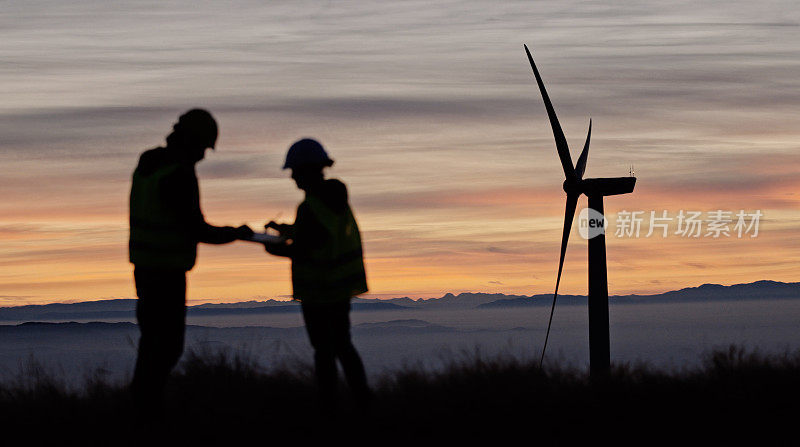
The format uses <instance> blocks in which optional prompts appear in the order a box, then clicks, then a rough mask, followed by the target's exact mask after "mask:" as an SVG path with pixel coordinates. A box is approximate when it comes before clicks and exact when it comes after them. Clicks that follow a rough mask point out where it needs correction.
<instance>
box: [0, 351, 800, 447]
mask: <svg viewBox="0 0 800 447" xmlns="http://www.w3.org/2000/svg"><path fill="white" fill-rule="evenodd" d="M373 388H374V390H375V397H376V399H375V403H374V407H373V408H372V409H371V411H369V412H368V413H367V414H357V413H356V412H354V411H353V410H352V408H351V406H350V403H349V402H348V401H347V400H346V399H345V400H344V401H343V402H342V409H341V411H340V413H339V414H338V415H321V414H320V413H319V411H318V410H317V408H316V406H315V390H314V384H313V370H312V368H311V366H310V365H308V364H302V363H297V364H292V365H283V366H281V367H278V368H271V369H270V370H269V371H268V372H267V371H265V370H263V369H262V368H261V367H260V366H259V365H258V364H256V363H255V362H253V361H252V359H251V357H250V356H249V355H247V353H246V352H231V351H209V350H206V351H199V352H198V351H190V352H188V353H187V354H186V355H185V356H184V360H183V362H182V364H181V365H180V367H179V368H178V370H177V371H176V372H175V373H174V374H173V377H172V379H171V382H170V385H169V394H168V399H167V415H168V417H167V419H166V421H165V422H164V424H163V425H162V426H160V427H159V431H158V432H156V431H151V432H147V433H142V432H140V431H137V430H134V429H133V424H132V413H131V408H130V401H129V397H128V394H127V391H126V389H125V387H124V386H123V385H120V384H113V383H108V382H107V381H106V379H105V378H104V374H103V373H102V371H99V372H97V373H95V374H91V375H89V376H88V377H87V378H86V381H85V386H84V387H83V388H81V389H70V388H69V387H67V386H66V385H65V384H64V383H62V382H60V381H59V380H58V378H57V375H56V374H53V373H49V372H47V371H45V370H44V369H43V368H42V367H41V366H40V365H37V364H36V363H35V362H33V361H31V362H29V364H28V366H27V367H26V369H25V370H24V371H22V372H21V374H20V375H19V376H18V377H17V378H16V379H15V380H11V381H8V382H7V383H3V384H0V421H2V423H3V425H4V427H3V429H2V435H3V439H5V440H9V439H14V438H18V439H19V438H24V441H25V442H26V443H27V444H33V445H40V444H41V445H43V444H48V445H49V444H53V443H54V442H55V443H58V444H59V445H70V444H74V443H78V442H80V443H81V444H82V445H120V444H121V445H126V444H131V445H139V444H142V443H145V442H148V440H147V439H146V438H147V437H149V436H159V437H167V438H169V439H172V440H173V441H174V442H175V443H176V444H178V443H180V445H184V444H185V445H189V444H203V445H237V444H241V445H251V444H254V443H258V444H272V443H285V442H291V443H293V444H294V443H302V444H307V443H311V442H315V443H319V442H326V443H332V441H333V440H334V439H337V438H341V439H344V440H349V441H351V442H352V443H359V444H360V443H367V442H369V443H370V444H375V443H381V444H384V443H391V444H395V443H407V442H411V443H413V444H415V445H416V444H444V445H451V444H452V443H454V442H460V441H470V445H473V444H474V443H476V442H477V443H488V444H490V445H499V444H500V443H504V442H505V441H504V440H514V443H515V444H517V443H521V442H522V443H525V444H537V443H546V444H548V445H550V444H560V445H571V444H585V443H587V442H592V441H593V440H605V441H610V442H611V443H612V444H626V445H634V444H635V445H668V444H669V445H686V444H689V445H697V444H699V443H706V444H709V445H721V444H745V443H750V442H751V440H757V441H758V442H757V443H758V445H764V444H769V445H774V444H784V443H785V444H793V443H794V442H793V441H794V438H795V437H796V430H795V429H794V424H795V423H796V421H797V419H798V416H800V414H798V413H799V412H798V403H799V402H800V353H785V354H781V355H766V354H761V353H759V352H757V351H745V350H744V349H742V348H739V347H736V346H732V347H730V348H729V349H726V350H720V351H715V352H712V353H710V354H708V355H707V356H705V358H704V359H703V362H702V365H701V366H700V367H697V368H693V369H683V370H680V371H660V370H655V369H653V368H650V367H648V366H647V365H645V364H635V365H614V366H613V368H612V372H611V374H610V375H609V376H608V377H605V378H602V379H596V378H595V379H594V380H593V379H591V378H590V377H588V376H587V375H586V373H585V372H583V371H579V370H575V369H570V368H562V367H559V366H558V365H550V366H546V367H545V368H544V369H542V368H539V367H538V365H537V364H536V363H535V362H525V361H520V360H517V359H515V358H513V357H496V358H490V359H487V358H483V357H481V356H480V355H478V354H474V355H469V356H464V357H463V358H461V359H458V360H453V361H451V363H450V364H449V365H448V366H447V367H446V368H445V369H444V370H442V371H439V372H428V371H423V370H421V369H417V368H413V367H408V368H406V369H403V370H400V371H395V372H393V373H390V374H386V375H384V376H382V377H381V378H380V379H379V380H378V381H376V382H375V383H373ZM344 395H346V394H344ZM6 445H16V444H6Z"/></svg>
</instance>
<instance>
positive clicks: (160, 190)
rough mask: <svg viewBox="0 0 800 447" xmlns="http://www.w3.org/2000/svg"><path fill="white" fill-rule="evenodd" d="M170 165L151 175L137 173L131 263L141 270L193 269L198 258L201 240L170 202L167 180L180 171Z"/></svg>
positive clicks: (134, 174) (131, 218) (134, 185)
mask: <svg viewBox="0 0 800 447" xmlns="http://www.w3.org/2000/svg"><path fill="white" fill-rule="evenodd" d="M181 168H183V169H185V167H183V166H181V165H180V164H178V163H168V164H165V165H163V166H161V167H159V168H157V169H156V170H155V171H153V172H151V173H150V174H149V175H142V174H141V173H140V172H139V170H138V169H137V170H136V171H134V173H133V183H132V185H131V198H130V228H131V232H130V242H129V253H130V261H131V262H132V263H133V264H135V265H137V266H140V267H155V268H170V269H173V268H174V269H183V270H187V271H188V270H191V268H192V267H193V266H194V263H195V259H196V258H197V241H195V240H193V238H192V237H191V235H190V233H189V229H188V228H184V227H182V226H181V222H185V220H186V217H185V216H183V221H182V220H181V216H180V214H179V211H178V210H177V209H175V206H174V204H170V203H167V200H166V198H167V196H166V193H167V191H166V190H165V189H164V186H163V183H164V180H165V179H167V178H169V177H170V176H172V175H174V174H175V173H176V172H177V171H178V170H179V169H181Z"/></svg>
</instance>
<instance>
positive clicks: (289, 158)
mask: <svg viewBox="0 0 800 447" xmlns="http://www.w3.org/2000/svg"><path fill="white" fill-rule="evenodd" d="M329 166H333V160H332V159H331V158H330V157H329V156H328V153H327V152H325V149H324V148H323V147H322V145H321V144H319V142H317V141H316V140H312V139H311V138H304V139H302V140H299V141H297V142H295V143H294V144H292V146H291V147H290V148H289V152H287V153H286V162H285V163H284V164H283V169H291V170H292V179H294V181H295V183H297V187H298V188H300V189H302V190H303V191H308V190H309V189H312V188H314V187H315V186H317V185H319V184H321V183H322V182H323V181H324V180H325V175H324V174H323V172H322V171H323V169H325V168H326V167H329Z"/></svg>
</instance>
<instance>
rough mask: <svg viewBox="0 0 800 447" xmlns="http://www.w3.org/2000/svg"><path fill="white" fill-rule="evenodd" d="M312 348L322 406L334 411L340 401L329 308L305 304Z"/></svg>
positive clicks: (304, 313) (304, 315)
mask: <svg viewBox="0 0 800 447" xmlns="http://www.w3.org/2000/svg"><path fill="white" fill-rule="evenodd" d="M302 308H303V319H304V320H305V323H306V332H307V333H308V338H309V341H310V342H311V346H312V347H313V348H314V374H315V376H316V380H317V387H318V391H319V399H320V404H321V405H322V407H323V409H324V410H329V409H333V408H335V406H336V403H337V400H338V393H337V378H336V357H335V354H334V350H333V345H332V343H331V341H332V337H331V325H330V319H329V317H328V311H327V306H324V305H309V304H305V303H304V304H303V305H302Z"/></svg>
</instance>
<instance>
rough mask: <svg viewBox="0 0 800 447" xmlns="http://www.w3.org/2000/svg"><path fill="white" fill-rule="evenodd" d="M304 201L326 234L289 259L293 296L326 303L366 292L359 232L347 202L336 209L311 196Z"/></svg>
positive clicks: (347, 298)
mask: <svg viewBox="0 0 800 447" xmlns="http://www.w3.org/2000/svg"><path fill="white" fill-rule="evenodd" d="M304 203H305V204H307V206H308V208H309V209H310V211H311V214H312V215H313V216H314V218H315V219H316V220H317V221H318V222H320V223H321V224H322V226H323V227H325V230H326V231H327V233H328V237H327V238H326V240H325V243H324V244H323V245H322V246H320V247H316V248H315V249H314V250H312V251H311V252H310V253H304V255H303V256H302V257H295V258H293V259H292V286H293V289H294V298H295V299H297V300H300V301H303V302H305V303H329V302H338V301H348V300H350V298H352V297H354V296H356V295H359V294H361V293H364V292H366V291H367V276H366V273H365V271H364V256H363V253H362V251H361V235H360V234H359V231H358V225H357V224H356V220H355V217H353V212H352V211H351V210H350V206H347V207H346V208H345V210H344V211H342V212H340V213H337V212H335V211H333V210H331V209H330V208H329V207H328V206H327V205H325V204H324V203H323V202H322V201H321V200H320V199H319V198H317V197H315V196H307V197H306V200H305V202H304ZM301 205H302V204H301ZM297 236H298V237H302V235H297Z"/></svg>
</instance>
